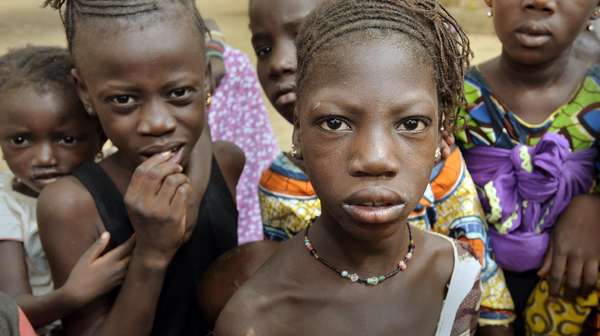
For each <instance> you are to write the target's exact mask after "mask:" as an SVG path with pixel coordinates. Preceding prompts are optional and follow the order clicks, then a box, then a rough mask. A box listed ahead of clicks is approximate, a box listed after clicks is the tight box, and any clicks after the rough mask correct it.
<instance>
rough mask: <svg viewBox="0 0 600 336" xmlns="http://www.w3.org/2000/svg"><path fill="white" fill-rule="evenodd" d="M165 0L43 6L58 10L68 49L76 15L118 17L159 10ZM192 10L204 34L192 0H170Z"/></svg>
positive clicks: (49, 1)
mask: <svg viewBox="0 0 600 336" xmlns="http://www.w3.org/2000/svg"><path fill="white" fill-rule="evenodd" d="M161 1H163V2H164V1H165V0H44V4H43V6H44V7H51V8H54V9H56V10H58V11H59V13H60V17H61V20H62V22H63V25H64V27H65V32H66V35H67V42H68V45H69V50H71V51H72V50H73V41H74V40H75V20H76V18H77V17H98V18H119V17H128V16H138V15H144V14H150V13H153V12H159V11H160V10H161V6H159V3H160V2H161ZM170 2H171V3H173V2H178V3H180V4H182V5H183V6H186V7H187V8H189V9H190V10H191V11H192V15H193V19H194V22H195V24H196V27H197V28H198V30H199V31H200V32H201V33H202V36H204V34H205V33H207V32H208V30H207V28H206V25H205V24H204V20H203V19H202V16H201V15H200V12H199V11H198V8H197V7H196V3H195V2H194V0H171V1H170Z"/></svg>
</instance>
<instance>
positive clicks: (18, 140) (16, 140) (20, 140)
mask: <svg viewBox="0 0 600 336" xmlns="http://www.w3.org/2000/svg"><path fill="white" fill-rule="evenodd" d="M10 143H11V144H13V145H15V146H24V145H27V144H28V143H29V139H27V138H26V137H24V136H16V137H13V138H11V139H10Z"/></svg>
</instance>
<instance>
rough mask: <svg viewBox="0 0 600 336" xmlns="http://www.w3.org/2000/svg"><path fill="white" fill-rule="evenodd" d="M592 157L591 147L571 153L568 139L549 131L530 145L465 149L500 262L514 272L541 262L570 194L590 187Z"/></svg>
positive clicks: (534, 266) (595, 153) (594, 154)
mask: <svg viewBox="0 0 600 336" xmlns="http://www.w3.org/2000/svg"><path fill="white" fill-rule="evenodd" d="M596 157H597V151H596V150H595V149H593V148H591V149H586V150H581V151H577V152H571V149H570V146H569V142H568V141H567V140H566V139H565V138H564V137H563V136H561V135H559V134H555V133H547V134H546V135H544V137H542V139H541V140H540V142H539V143H538V144H537V145H536V146H535V147H528V146H525V145H517V146H515V147H514V148H512V149H503V148H497V147H491V146H477V147H474V148H472V149H469V150H467V151H466V155H465V160H466V161H467V166H468V168H469V171H470V172H471V175H472V176H473V180H474V181H475V183H476V184H477V186H479V188H480V190H479V196H480V198H481V201H482V205H483V207H484V208H485V210H486V213H487V214H488V215H487V220H488V223H490V225H491V229H490V239H491V242H492V247H493V249H494V252H495V254H496V261H497V262H498V264H499V265H500V266H501V267H503V268H505V269H507V270H511V271H516V272H523V271H527V270H533V269H537V268H539V267H541V264H542V262H543V258H544V255H545V253H546V250H547V249H548V242H549V239H550V231H551V229H552V227H553V226H554V224H555V223H556V220H557V219H558V216H559V215H560V214H561V213H562V212H563V211H564V210H565V208H566V207H567V205H569V202H570V201H571V199H572V198H573V197H574V196H576V195H578V194H582V193H585V192H588V191H589V190H590V188H591V187H592V185H593V181H594V179H593V177H594V160H595V159H596Z"/></svg>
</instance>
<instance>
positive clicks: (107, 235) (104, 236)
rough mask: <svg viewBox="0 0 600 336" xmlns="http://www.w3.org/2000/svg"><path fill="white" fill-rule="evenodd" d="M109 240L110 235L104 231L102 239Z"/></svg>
mask: <svg viewBox="0 0 600 336" xmlns="http://www.w3.org/2000/svg"><path fill="white" fill-rule="evenodd" d="M108 238H110V233H108V231H104V232H102V234H101V235H100V239H102V240H106V239H108Z"/></svg>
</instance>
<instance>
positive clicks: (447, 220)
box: [249, 0, 514, 334]
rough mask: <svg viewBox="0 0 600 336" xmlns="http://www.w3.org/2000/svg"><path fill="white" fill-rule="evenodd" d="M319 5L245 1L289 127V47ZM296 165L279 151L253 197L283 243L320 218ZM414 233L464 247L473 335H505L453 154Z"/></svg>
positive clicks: (260, 67) (468, 192) (482, 234)
mask: <svg viewBox="0 0 600 336" xmlns="http://www.w3.org/2000/svg"><path fill="white" fill-rule="evenodd" d="M323 2H324V1H323V0H302V1H299V0H251V1H250V3H249V14H250V30H251V31H252V44H253V46H254V50H255V52H256V55H257V73H258V74H259V79H260V81H261V84H262V86H263V89H264V90H265V93H266V95H267V97H269V98H270V100H271V103H272V104H273V106H275V108H276V109H277V111H278V112H279V113H280V115H281V116H282V117H284V118H285V119H286V120H289V121H290V122H292V120H293V115H292V114H293V111H294V108H295V103H296V93H295V91H296V90H295V86H296V84H295V77H296V75H297V60H296V46H295V43H294V40H295V38H296V36H297V34H298V29H299V27H300V25H301V24H302V22H303V21H304V19H305V18H306V16H307V15H308V14H309V13H310V12H311V11H312V10H313V9H314V8H316V7H317V6H318V5H319V4H321V3H323ZM302 167H303V162H302V160H298V159H296V158H294V157H293V155H290V153H285V152H282V153H281V154H280V155H279V156H278V157H277V159H276V160H275V161H274V162H273V163H272V164H271V167H270V168H269V169H268V170H266V171H265V172H264V173H263V176H262V179H261V184H260V189H259V196H260V201H261V210H262V215H263V226H264V234H265V238H266V239H269V240H274V241H281V240H287V239H289V238H291V237H293V236H294V235H296V234H297V233H298V232H302V231H303V230H304V229H305V228H306V227H307V226H308V225H309V224H310V222H311V221H312V220H314V218H316V217H318V216H319V214H320V209H321V208H320V203H319V199H318V198H317V196H316V194H315V192H314V190H313V188H312V185H311V183H310V181H309V179H308V176H306V174H305V172H304V171H303V169H302ZM409 221H410V222H411V224H412V225H413V226H416V227H418V228H421V229H426V230H432V231H435V232H438V233H442V234H444V235H447V236H450V237H452V238H455V239H459V240H461V241H464V242H466V243H468V244H469V245H470V247H471V248H472V249H473V251H474V252H475V253H476V255H477V257H478V258H479V260H480V262H481V264H482V266H483V268H482V277H481V280H482V290H483V292H482V303H481V310H480V318H479V325H480V327H482V328H481V329H480V333H481V334H483V333H485V331H486V330H488V329H501V330H503V331H505V332H508V333H510V330H509V328H507V327H508V326H509V325H510V323H511V322H512V320H513V319H514V315H513V312H512V310H513V304H512V300H511V298H510V293H509V292H508V289H507V288H506V284H505V282H504V276H503V274H502V270H500V269H499V268H498V266H497V265H496V263H495V261H494V260H493V256H492V251H491V249H490V248H489V241H488V236H487V228H486V225H485V217H484V215H483V211H482V209H481V205H480V204H479V199H478V196H477V191H476V188H475V185H474V183H473V180H472V179H471V176H470V175H469V173H468V171H467V169H466V164H465V162H464V160H463V159H462V155H461V153H460V150H459V149H458V148H452V150H451V151H450V153H445V154H444V160H440V162H438V163H436V166H435V167H434V169H433V172H432V175H431V177H430V184H429V186H428V187H427V189H426V192H425V195H424V197H422V198H421V200H420V201H419V205H418V206H417V208H416V209H415V210H414V211H413V212H412V213H411V215H410V216H409Z"/></svg>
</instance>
